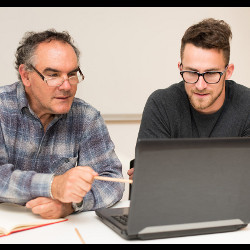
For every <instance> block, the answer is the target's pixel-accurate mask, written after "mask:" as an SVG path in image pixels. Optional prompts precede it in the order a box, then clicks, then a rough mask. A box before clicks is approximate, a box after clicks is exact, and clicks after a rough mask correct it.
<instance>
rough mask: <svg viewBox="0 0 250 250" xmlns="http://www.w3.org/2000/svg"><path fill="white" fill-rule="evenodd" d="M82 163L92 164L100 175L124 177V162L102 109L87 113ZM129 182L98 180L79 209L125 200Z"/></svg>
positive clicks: (81, 152) (81, 149)
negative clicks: (121, 160)
mask: <svg viewBox="0 0 250 250" xmlns="http://www.w3.org/2000/svg"><path fill="white" fill-rule="evenodd" d="M78 166H90V167H92V168H93V169H94V171H96V172H97V173H98V174H99V175H100V176H106V177H113V178H123V175H122V165H121V162H120V161H119V159H118V157H117V155H116V153H115V147H114V144H113V142H112V140H111V138H110V135H109V132H108V129H107V127H106V124H105V122H104V120H103V118H102V117H101V115H100V113H99V112H98V111H94V110H91V111H90V112H89V113H88V114H87V115H86V122H85V126H84V131H83V136H82V140H81V143H80V148H79V160H78ZM124 187H125V185H124V184H122V183H117V182H107V181H98V180H95V181H94V183H93V185H92V189H91V191H90V192H88V193H87V194H86V196H85V197H84V199H83V203H82V206H81V208H80V209H79V212H82V211H89V210H96V209H98V208H103V207H110V206H112V205H114V204H115V203H117V202H118V201H119V200H121V198H122V196H123V192H124Z"/></svg>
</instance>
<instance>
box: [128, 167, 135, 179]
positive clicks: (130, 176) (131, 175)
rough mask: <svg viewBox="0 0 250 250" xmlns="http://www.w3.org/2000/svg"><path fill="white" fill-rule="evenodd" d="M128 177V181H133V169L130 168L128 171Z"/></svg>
mask: <svg viewBox="0 0 250 250" xmlns="http://www.w3.org/2000/svg"><path fill="white" fill-rule="evenodd" d="M128 175H129V179H130V180H133V177H134V168H131V169H129V170H128Z"/></svg>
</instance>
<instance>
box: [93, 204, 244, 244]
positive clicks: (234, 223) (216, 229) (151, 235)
mask: <svg viewBox="0 0 250 250" xmlns="http://www.w3.org/2000/svg"><path fill="white" fill-rule="evenodd" d="M128 212H129V208H113V209H105V208H104V209H99V210H97V211H96V214H97V216H98V217H99V218H100V219H101V220H102V222H103V223H104V224H105V225H107V226H108V227H109V228H111V229H112V230H113V231H115V232H116V233H117V234H118V235H120V236H121V237H122V238H124V239H126V240H136V239H137V240H138V239H140V240H153V239H163V238H175V237H184V236H195V235H204V234H214V233H225V232H233V231H238V230H240V229H242V228H245V227H247V226H248V224H244V223H243V222H242V221H241V220H237V219H236V220H223V221H214V222H201V223H189V224H181V225H166V226H156V227H147V228H145V229H143V230H141V231H140V232H139V234H137V235H129V234H128V231H127V226H126V225H122V224H121V223H119V222H118V221H116V220H115V219H114V217H115V216H122V215H124V214H128ZM110 214H112V216H110Z"/></svg>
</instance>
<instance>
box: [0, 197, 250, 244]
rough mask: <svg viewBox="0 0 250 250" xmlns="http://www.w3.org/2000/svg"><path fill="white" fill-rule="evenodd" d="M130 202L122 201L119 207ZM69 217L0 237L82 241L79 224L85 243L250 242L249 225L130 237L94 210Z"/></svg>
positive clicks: (5, 239) (41, 241)
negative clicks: (215, 231)
mask: <svg viewBox="0 0 250 250" xmlns="http://www.w3.org/2000/svg"><path fill="white" fill-rule="evenodd" d="M126 206H129V201H122V202H120V203H118V204H117V205H116V207H126ZM68 219H69V220H68V221H66V222H62V223H59V224H54V225H50V226H45V227H41V228H36V229H32V230H28V231H24V232H19V233H15V234H11V235H9V236H6V237H2V238H0V244H29V243H32V244H47V243H48V244H81V241H80V240H79V238H78V236H77V234H76V232H75V228H77V229H78V230H79V232H80V234H81V235H82V237H83V239H84V240H85V242H86V244H106V243H107V244H108V243H109V244H147V243H153V244H247V243H250V226H248V227H247V228H245V229H243V230H240V231H236V232H230V233H220V234H208V235H200V236H190V237H180V238H168V239H160V240H158V239H157V240H150V241H140V240H136V241H127V240H124V239H123V238H121V237H120V236H119V235H117V234H116V233H115V232H114V231H112V230H111V229H110V228H109V227H107V226H106V225H104V224H103V223H102V222H101V221H100V220H99V218H98V217H97V216H96V214H95V212H85V213H81V214H77V215H70V216H69V217H68Z"/></svg>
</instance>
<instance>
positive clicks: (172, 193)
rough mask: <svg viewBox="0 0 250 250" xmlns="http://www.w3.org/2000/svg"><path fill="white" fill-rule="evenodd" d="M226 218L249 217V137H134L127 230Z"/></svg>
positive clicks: (226, 221) (243, 218) (135, 231)
mask: <svg viewBox="0 0 250 250" xmlns="http://www.w3.org/2000/svg"><path fill="white" fill-rule="evenodd" d="M222 221H223V222H222ZM231 221H232V222H233V221H236V223H237V221H238V222H239V221H242V223H245V224H248V223H249V221H250V138H227V139H224V138H221V139H218V138H217V139H166V140H165V139H160V140H139V141H138V144H137V147H136V157H135V173H134V183H133V189H132V196H131V205H130V213H129V220H128V234H131V235H136V234H138V233H139V234H140V233H142V232H145V231H147V229H150V228H152V229H153V230H155V232H157V227H158V228H159V230H164V227H165V228H169V226H170V227H171V226H172V225H175V226H176V225H183V224H189V225H199V224H200V223H203V222H205V224H207V225H210V226H211V225H212V224H213V222H215V224H216V223H217V224H218V223H219V224H220V222H221V223H222V224H223V223H225V224H227V223H230V222H231ZM211 223H212V224H211ZM177 227H178V226H177Z"/></svg>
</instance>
